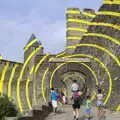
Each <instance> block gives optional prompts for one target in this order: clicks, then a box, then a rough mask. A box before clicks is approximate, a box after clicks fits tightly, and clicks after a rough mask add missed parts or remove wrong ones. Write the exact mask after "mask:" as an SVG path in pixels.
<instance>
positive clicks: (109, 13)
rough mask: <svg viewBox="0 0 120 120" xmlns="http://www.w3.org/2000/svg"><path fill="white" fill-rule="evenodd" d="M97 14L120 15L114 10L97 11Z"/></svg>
mask: <svg viewBox="0 0 120 120" xmlns="http://www.w3.org/2000/svg"><path fill="white" fill-rule="evenodd" d="M97 15H110V16H116V17H120V13H118V12H112V11H100V12H98V13H97Z"/></svg>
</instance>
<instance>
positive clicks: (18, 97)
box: [17, 46, 42, 112]
mask: <svg viewBox="0 0 120 120" xmlns="http://www.w3.org/2000/svg"><path fill="white" fill-rule="evenodd" d="M41 47H42V46H39V47H38V48H37V49H35V50H34V51H32V52H31V53H30V55H29V56H28V58H27V59H26V61H25V63H24V65H23V67H22V70H21V72H20V76H19V78H18V81H17V99H18V106H19V108H20V112H23V107H22V103H21V98H20V81H21V79H22V76H23V73H24V70H25V68H26V66H27V64H28V62H29V61H30V59H31V58H32V57H33V56H34V55H35V54H36V53H37V52H38V51H39V50H40V48H41Z"/></svg>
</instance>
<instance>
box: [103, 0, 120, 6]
mask: <svg viewBox="0 0 120 120" xmlns="http://www.w3.org/2000/svg"><path fill="white" fill-rule="evenodd" d="M103 4H110V5H111V4H118V5H119V4H120V1H119V0H114V1H110V0H106V1H104V2H103Z"/></svg>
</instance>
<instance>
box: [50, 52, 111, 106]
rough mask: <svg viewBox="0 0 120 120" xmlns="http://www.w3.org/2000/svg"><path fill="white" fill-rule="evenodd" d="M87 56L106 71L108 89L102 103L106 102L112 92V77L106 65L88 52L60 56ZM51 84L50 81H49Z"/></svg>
mask: <svg viewBox="0 0 120 120" xmlns="http://www.w3.org/2000/svg"><path fill="white" fill-rule="evenodd" d="M80 56H81V57H88V58H91V59H93V60H95V61H96V62H98V63H99V64H100V65H101V66H102V67H103V68H104V69H105V71H106V73H107V74H108V77H109V79H108V80H109V91H108V94H107V97H106V99H105V101H104V104H106V103H107V102H108V100H109V98H110V96H111V92H112V78H111V74H110V72H109V70H108V68H107V66H106V65H105V64H104V63H103V62H102V61H100V60H99V59H98V58H96V57H94V56H91V55H88V54H74V55H70V56H65V57H62V58H63V59H64V58H71V57H80ZM51 84H52V83H51Z"/></svg>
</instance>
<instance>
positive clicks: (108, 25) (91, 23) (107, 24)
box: [67, 18, 120, 30]
mask: <svg viewBox="0 0 120 120" xmlns="http://www.w3.org/2000/svg"><path fill="white" fill-rule="evenodd" d="M67 22H76V23H82V24H87V25H95V26H105V27H111V28H114V29H117V30H120V25H115V24H111V23H104V22H93V21H87V20H81V19H72V18H71V19H68V20H67Z"/></svg>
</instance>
